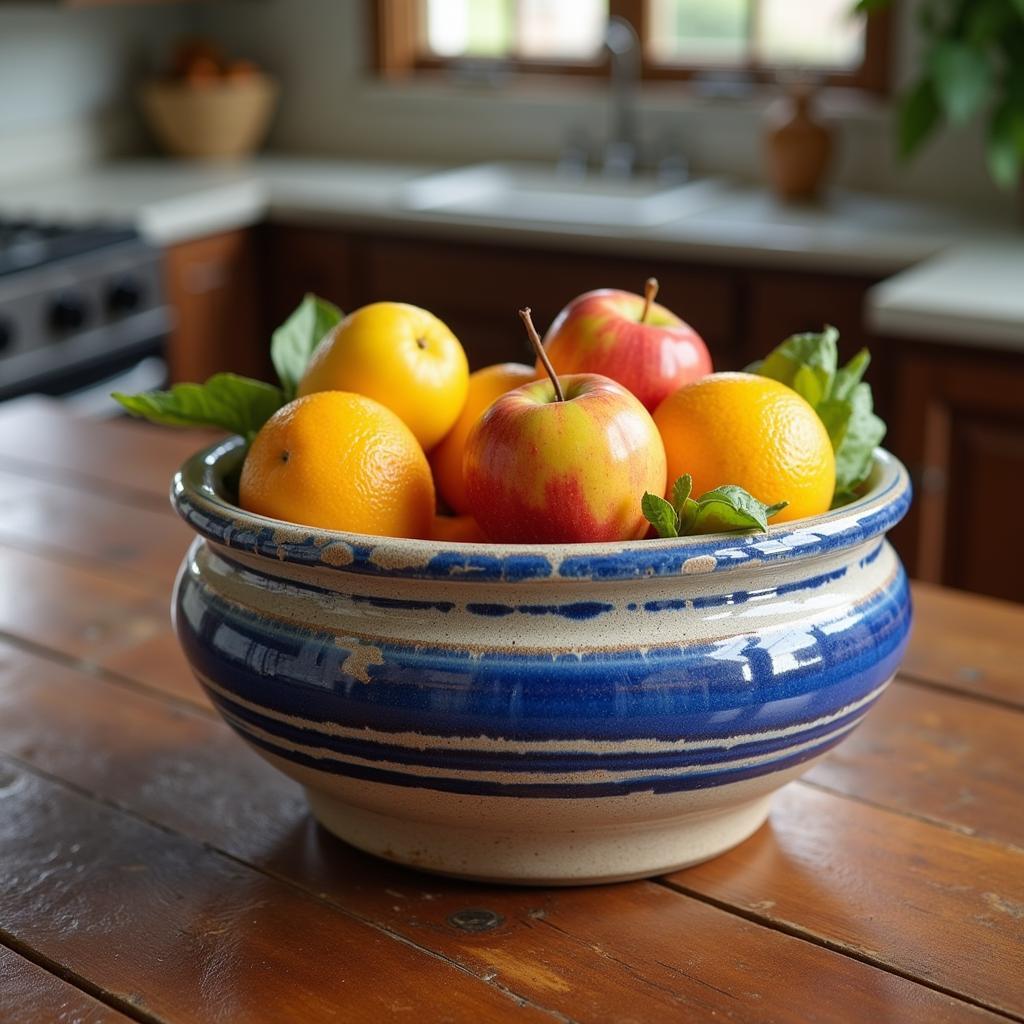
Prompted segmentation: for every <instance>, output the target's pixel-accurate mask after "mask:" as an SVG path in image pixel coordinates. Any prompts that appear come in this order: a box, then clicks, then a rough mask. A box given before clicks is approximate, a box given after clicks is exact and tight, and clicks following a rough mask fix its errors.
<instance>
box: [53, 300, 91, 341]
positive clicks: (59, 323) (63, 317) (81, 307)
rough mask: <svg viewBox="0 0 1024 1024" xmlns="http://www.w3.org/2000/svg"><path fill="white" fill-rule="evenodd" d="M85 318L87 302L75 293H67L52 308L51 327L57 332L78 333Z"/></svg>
mask: <svg viewBox="0 0 1024 1024" xmlns="http://www.w3.org/2000/svg"><path fill="white" fill-rule="evenodd" d="M85 317H86V307H85V301H84V300H83V299H82V297H81V296H80V295H76V294H75V293H74V292H65V293H64V294H63V295H61V296H60V297H59V298H57V299H56V300H55V301H54V303H53V305H52V306H51V307H50V327H52V328H53V330H55V331H61V332H66V331H77V330H78V329H79V328H80V327H81V326H82V325H83V324H84V323H85Z"/></svg>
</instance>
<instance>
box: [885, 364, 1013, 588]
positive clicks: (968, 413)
mask: <svg viewBox="0 0 1024 1024" xmlns="http://www.w3.org/2000/svg"><path fill="white" fill-rule="evenodd" d="M893 383H894V393H895V394H896V395H898V396H899V400H898V402H894V403H893V406H894V414H893V417H892V422H891V433H890V440H889V445H890V447H891V448H892V450H893V451H894V452H895V453H896V454H897V455H898V456H899V457H900V458H901V459H903V461H904V462H905V463H906V464H907V466H908V468H909V469H910V471H911V475H912V476H913V479H914V485H915V488H916V493H915V500H914V504H913V506H912V508H911V511H910V514H909V515H908V517H907V519H906V521H905V522H904V523H903V524H901V526H900V527H898V528H897V530H896V531H895V532H894V535H893V540H894V543H895V544H896V545H897V547H898V548H899V550H900V554H901V555H902V557H903V558H904V561H905V562H906V564H907V567H908V570H909V571H910V573H911V574H912V575H914V576H916V577H917V578H919V579H924V580H929V581H932V582H936V583H944V584H946V585H948V586H952V587H960V588H962V589H964V590H974V591H978V592H980V593H984V594H992V595H995V596H997V597H1005V598H1010V599H1012V600H1016V601H1024V545H1022V544H1021V542H1020V540H1019V537H1018V536H1017V534H1018V532H1019V531H1018V529H1017V526H1016V522H1015V514H1016V510H1017V509H1020V508H1024V357H1021V356H1018V355H1010V354H998V353H992V352H984V351H981V350H965V349H953V350H950V349H949V348H948V347H942V346H939V345H933V346H925V345H904V346H901V349H900V353H899V356H898V357H897V360H896V374H895V380H894V382H893Z"/></svg>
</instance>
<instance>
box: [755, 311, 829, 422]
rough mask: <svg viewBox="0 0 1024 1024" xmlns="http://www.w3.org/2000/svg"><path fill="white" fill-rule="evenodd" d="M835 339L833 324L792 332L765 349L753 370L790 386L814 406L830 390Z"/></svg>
mask: <svg viewBox="0 0 1024 1024" xmlns="http://www.w3.org/2000/svg"><path fill="white" fill-rule="evenodd" d="M838 340H839V332H838V331H837V330H836V329H835V328H834V327H832V326H826V327H825V329H824V330H823V331H821V332H815V331H808V332H806V333H804V334H793V335H791V336H790V337H788V338H787V339H786V340H785V341H784V342H782V344H781V345H778V346H777V347H776V348H774V349H773V350H772V351H771V352H769V353H768V355H767V357H766V358H765V359H764V360H763V361H762V362H761V364H760V366H758V368H757V371H756V372H757V373H758V374H760V376H762V377H771V378H772V380H777V381H780V382H781V383H783V384H785V385H787V386H788V387H791V388H793V390H794V391H797V392H798V393H800V394H802V395H803V397H804V398H806V399H807V401H808V402H810V404H811V405H812V406H815V405H817V404H818V402H819V401H821V399H822V398H825V397H827V396H828V394H829V393H830V392H831V390H832V381H833V379H834V378H835V375H836V363H837V361H838V356H837V351H838V349H837V342H838Z"/></svg>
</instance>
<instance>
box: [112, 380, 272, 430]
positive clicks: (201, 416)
mask: <svg viewBox="0 0 1024 1024" xmlns="http://www.w3.org/2000/svg"><path fill="white" fill-rule="evenodd" d="M113 398H114V399H116V400H117V401H118V402H119V403H120V404H121V405H122V406H123V407H124V408H125V409H127V411H128V412H130V413H131V414H132V415H133V416H139V417H141V418H142V419H146V420H150V421H151V422H153V423H165V424H169V425H171V426H176V427H220V428H222V429H223V430H227V431H229V432H230V433H232V434H241V435H242V437H244V438H245V439H246V440H247V441H251V440H252V439H253V437H255V435H256V432H257V431H258V430H259V429H260V427H262V426H263V424H264V423H266V421H267V420H268V419H270V417H271V416H273V415H274V413H275V412H277V410H278V409H280V408H281V406H282V405H283V404H284V395H283V394H282V393H281V389H280V388H276V387H274V385H273V384H265V383H264V382H263V381H260V380H251V379H250V378H249V377H239V376H237V375H236V374H234V373H218V374H215V375H214V376H212V377H211V378H210V379H209V380H208V381H207V382H206V383H205V384H175V385H174V386H173V387H172V388H171V389H170V391H144V392H142V394H139V395H125V394H121V393H120V392H114V394H113Z"/></svg>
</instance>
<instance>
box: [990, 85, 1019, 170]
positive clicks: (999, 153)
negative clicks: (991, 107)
mask: <svg viewBox="0 0 1024 1024" xmlns="http://www.w3.org/2000/svg"><path fill="white" fill-rule="evenodd" d="M987 157H988V169H989V173H990V174H991V175H992V178H993V179H994V180H995V182H996V184H997V185H999V186H1001V187H1002V188H1013V187H1014V186H1015V185H1016V184H1017V182H1018V180H1019V179H1020V174H1021V168H1022V166H1024V113H1022V112H1021V111H1019V110H1018V109H1017V108H1016V106H1015V105H1014V103H1013V102H1012V101H1011V100H1009V99H1008V100H1006V101H1005V102H1004V103H1001V104H1000V105H999V107H998V108H997V109H996V111H995V113H994V114H993V115H992V121H991V122H990V124H989V131H988V143H987Z"/></svg>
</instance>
